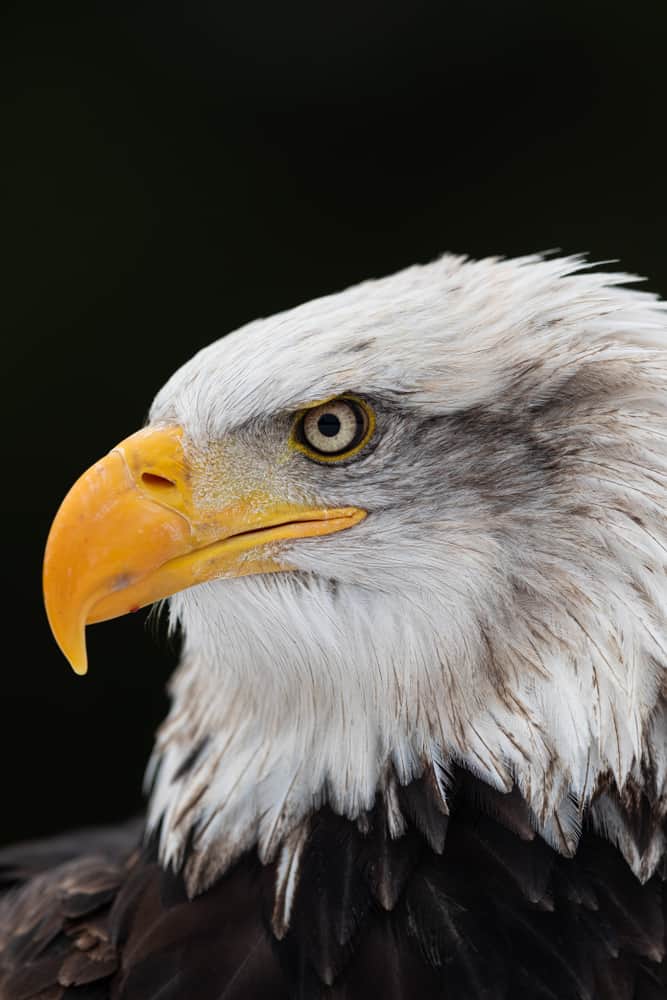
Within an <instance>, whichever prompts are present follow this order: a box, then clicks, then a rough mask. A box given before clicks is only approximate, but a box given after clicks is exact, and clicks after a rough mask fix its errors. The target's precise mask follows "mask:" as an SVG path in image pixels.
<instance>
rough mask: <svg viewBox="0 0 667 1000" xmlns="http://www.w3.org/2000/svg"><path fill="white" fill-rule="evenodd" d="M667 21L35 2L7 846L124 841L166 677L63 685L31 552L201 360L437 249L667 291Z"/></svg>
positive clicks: (153, 657) (151, 639)
mask: <svg viewBox="0 0 667 1000" xmlns="http://www.w3.org/2000/svg"><path fill="white" fill-rule="evenodd" d="M666 32H667V5H665V4H662V5H658V4H657V3H656V4H653V5H651V6H648V5H647V6H646V9H644V8H642V6H641V5H640V4H637V3H635V4H627V3H622V4H621V3H618V4H616V3H613V2H610V0H606V2H605V3H598V2H595V0H588V2H586V3H576V4H575V3H567V2H565V3H564V2H562V0H560V2H552V0H540V2H539V3H535V2H534V0H531V2H525V3H522V2H517V3H509V4H507V3H491V2H489V3H481V2H476V3H473V2H470V3H467V4H461V3H459V4H453V3H450V2H448V0H441V2H439V3H434V4H432V5H428V4H424V3H420V2H418V0H402V2H400V3H393V2H391V0H381V2H374V0H358V2H356V3H354V4H345V3H342V2H338V3H335V4H333V3H329V4H317V3H312V2H308V3H306V2H292V3H287V4H285V3H269V2H265V3H263V4H259V3H253V2H247V0H246V2H245V3H243V4H241V3H237V4H231V3H225V2H224V0H188V2H185V3H180V4H172V3H170V2H168V0H161V2H157V0H156V2H151V3H145V2H141V0H133V2H130V3H127V2H123V0H109V2H99V0H97V2H96V0H86V2H77V0H71V2H68V3H67V4H57V3H53V2H50V0H41V2H40V0H34V2H33V0H24V2H21V3H19V4H16V5H15V6H14V7H13V8H12V7H9V8H8V7H5V8H4V13H3V14H2V24H1V25H0V74H1V77H2V117H1V122H0V124H1V132H0V137H1V142H2V150H3V151H2V156H1V158H0V172H1V174H2V180H1V185H0V190H1V197H2V202H3V205H2V224H1V230H0V231H1V234H2V247H3V251H4V253H3V257H4V263H3V266H2V279H3V280H2V299H1V301H2V317H3V319H2V326H3V331H4V333H3V341H2V366H1V370H2V379H3V386H2V409H3V413H2V422H3V426H4V431H3V433H2V448H3V462H4V465H3V468H4V473H3V485H2V490H1V491H0V498H1V502H2V522H1V523H2V526H3V557H2V558H3V565H4V567H5V569H4V584H5V592H4V603H3V613H4V628H3V646H4V649H3V656H2V659H3V670H2V680H1V686H0V692H1V694H0V767H1V768H2V813H1V815H2V819H1V821H0V841H2V842H7V841H10V840H13V839H16V838H21V837H28V836H35V835H40V834H45V833H49V832H52V831H56V830H59V829H61V828H63V827H66V826H73V825H77V824H82V823H91V822H104V821H111V820H115V819H120V818H122V817H125V816H127V815H129V814H130V813H132V812H133V811H135V810H137V809H139V808H140V807H141V801H142V799H141V778H142V773H143V769H144V765H145V761H146V758H147V756H148V753H149V751H150V747H151V743H152V739H153V734H154V731H155V727H156V725H157V724H158V722H159V720H160V718H161V717H162V715H163V714H164V712H165V710H166V706H167V700H166V695H165V693H164V689H165V684H166V681H167V678H168V676H169V673H170V672H171V670H172V669H173V665H174V663H175V659H176V656H177V644H175V645H171V646H170V645H169V644H168V643H167V641H166V639H165V638H164V637H163V636H161V634H160V632H159V630H157V634H156V630H155V629H151V627H150V626H149V625H147V623H146V613H145V612H142V613H140V614H138V615H133V616H130V617H128V618H124V619H119V620H117V621H114V622H110V623H106V624H104V625H98V626H96V627H95V628H94V629H91V630H89V654H90V663H91V669H90V673H89V675H88V676H87V677H86V678H85V679H82V678H78V677H75V676H74V674H72V673H71V672H70V670H69V668H68V666H67V664H66V662H65V661H64V659H63V658H62V657H61V655H60V654H59V652H58V650H57V648H56V646H55V644H54V642H53V640H52V639H51V637H50V634H49V630H48V626H47V623H46V619H45V616H44V612H43V609H42V602H41V584H40V573H41V557H42V552H43V547H44V542H45V539H46V535H47V532H48V528H49V524H50V521H51V519H52V517H53V515H54V513H55V511H56V509H57V507H58V504H59V502H60V500H61V499H62V497H63V495H64V494H65V492H66V491H67V489H68V488H69V486H70V485H71V483H72V482H73V480H74V479H75V478H76V477H77V476H78V475H79V474H80V473H81V472H82V471H83V470H84V469H85V468H86V467H87V466H88V465H90V464H91V463H92V462H93V461H95V460H96V459H97V458H98V457H99V456H101V455H102V454H103V453H105V452H106V451H107V450H108V449H109V448H110V447H111V446H113V444H115V443H116V442H117V441H118V440H119V439H121V438H123V437H125V436H126V435H128V434H129V433H131V432H132V431H133V430H135V429H136V428H138V427H139V426H140V425H141V424H142V422H143V420H144V418H145V414H146V411H147V408H148V405H149V403H150V401H151V399H152V397H153V395H154V393H155V392H156V390H157V389H158V388H159V387H160V385H161V383H162V382H163V381H164V380H165V379H166V378H167V376H168V375H169V374H170V373H171V372H172V371H173V370H174V368H176V367H177V366H178V365H180V364H181V363H182V362H183V361H185V360H186V359H187V358H188V357H189V356H190V355H191V354H192V353H193V352H194V351H195V350H197V349H198V348H199V347H201V346H203V345H204V344H207V343H209V342H210V341H211V340H213V339H216V338H217V337H219V336H221V335H222V334H224V333H226V332H227V331H229V330H231V329H233V328H234V327H236V326H238V325H240V324H242V323H244V322H245V321H247V320H250V319H253V318H255V317H257V316H263V315H268V314H271V313H273V312H275V311H276V310H280V309H284V308H286V307H289V306H291V305H296V304H297V303H299V302H301V301H304V300H306V299H309V298H312V297H313V296H317V295H321V294H324V293H328V292H332V291H335V290H338V289H341V288H343V287H345V286H346V285H349V284H352V283H355V282H357V281H359V280H361V279H364V278H368V277H372V276H380V275H383V274H386V273H389V272H391V271H393V270H396V269H398V268H401V267H403V266H406V265H408V264H412V263H414V262H416V261H428V260H430V259H432V258H433V257H435V256H436V255H438V254H439V253H441V252H442V251H445V250H453V251H456V252H463V253H467V254H470V255H473V256H479V255H484V254H503V255H513V254H519V253H524V252H532V251H535V250H548V249H551V248H560V249H562V250H563V251H566V252H571V251H587V252H589V253H590V255H591V257H592V258H594V259H596V260H601V259H610V258H613V259H619V260H620V262H621V265H622V267H623V268H624V269H627V270H629V271H632V272H636V273H640V274H644V275H646V276H647V277H648V279H649V280H648V287H649V288H651V289H653V290H656V291H659V292H662V293H663V294H664V293H667V245H666V241H665V230H666V226H667V204H666V201H665V189H666V178H665V141H664V131H665V102H666V98H667V75H666V73H665V57H664V51H665V38H666Z"/></svg>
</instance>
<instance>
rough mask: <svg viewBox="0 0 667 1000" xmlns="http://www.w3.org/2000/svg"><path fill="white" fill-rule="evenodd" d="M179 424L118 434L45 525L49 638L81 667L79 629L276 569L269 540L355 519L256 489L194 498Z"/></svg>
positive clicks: (356, 515)
mask: <svg viewBox="0 0 667 1000" xmlns="http://www.w3.org/2000/svg"><path fill="white" fill-rule="evenodd" d="M182 441H183V431H182V429H181V428H180V427H176V426H173V427H162V428H157V429H155V428H147V429H146V430H143V431H139V432H138V433H137V434H134V435H132V437H129V438H127V439H126V440H125V441H122V442H121V443H120V444H119V445H118V447H116V448H114V449H113V451H111V452H110V453H109V454H108V455H107V456H106V457H105V458H103V459H102V460H101V461H100V462H97V464H96V465H93V466H92V468H90V469H89V470H88V471H87V472H85V473H84V474H83V476H82V477H81V478H80V479H79V480H78V481H77V482H76V483H75V484H74V486H73V487H72V489H71V490H70V492H69V493H68V494H67V496H66V497H65V500H64V501H63V503H62V506H61V507H60V510H59V511H58V513H57V515H56V518H55V520H54V522H53V525H52V527H51V531H50V533H49V538H48V541H47V544H46V553H45V556H44V601H45V604H46V613H47V615H48V619H49V624H50V625H51V630H52V631H53V634H54V636H55V639H56V642H57V643H58V645H59V646H60V648H61V650H62V651H63V653H64V654H65V656H66V657H67V659H68V660H69V662H70V663H71V665H72V667H73V669H74V670H75V671H76V673H78V674H85V673H86V669H87V661H86V639H85V627H86V625H87V624H90V623H92V622H99V621H104V620H105V619H107V618H117V617H119V616H120V615H124V614H127V613H128V612H129V611H136V610H138V609H139V608H141V607H144V606H145V605H146V604H152V603H153V601H158V600H160V599H161V598H163V597H168V596H169V595H170V594H175V593H176V592H177V591H179V590H185V588H186V587H192V586H193V585H194V584H196V583H203V582H204V581H205V580H213V579H215V578H217V577H222V576H225V577H232V576H245V575H247V574H249V573H275V572H278V571H281V570H289V569H291V568H292V567H290V566H289V565H287V563H284V562H281V560H280V557H279V548H280V547H279V546H276V544H275V543H277V542H281V541H284V540H286V539H292V538H307V537H310V536H313V535H328V534H331V533H332V532H335V531H341V530H342V529H344V528H348V527H351V525H353V524H357V523H358V522H359V521H361V520H362V519H363V518H364V517H365V516H366V512H365V511H363V510H359V509H358V508H356V507H339V508H319V507H309V506H307V505H303V504H295V503H287V502H285V501H282V500H276V499H275V498H273V497H270V496H268V495H267V494H264V493H261V492H259V491H254V492H251V493H248V494H247V495H245V496H239V497H238V498H237V499H236V500H235V501H234V502H233V503H231V504H227V505H225V506H224V507H223V508H222V509H219V510H212V509H210V508H209V507H208V506H206V508H205V509H203V508H202V507H201V506H199V507H198V506H197V504H196V503H195V501H194V499H193V491H192V470H191V469H190V467H189V464H188V460H187V458H186V455H185V452H184V450H183V445H182Z"/></svg>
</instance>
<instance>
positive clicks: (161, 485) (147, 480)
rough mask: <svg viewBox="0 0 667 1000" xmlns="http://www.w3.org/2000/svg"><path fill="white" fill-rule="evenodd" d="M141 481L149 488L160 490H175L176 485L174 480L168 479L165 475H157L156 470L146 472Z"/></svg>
mask: <svg viewBox="0 0 667 1000" xmlns="http://www.w3.org/2000/svg"><path fill="white" fill-rule="evenodd" d="M141 482H142V483H143V485H144V486H147V487H148V488H149V489H151V490H156V491H160V492H166V491H167V490H173V489H174V488H175V486H176V483H175V482H173V480H171V479H167V478H166V477H165V476H156V475H155V473H154V472H144V473H143V474H142V476H141Z"/></svg>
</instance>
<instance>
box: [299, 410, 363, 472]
mask: <svg viewBox="0 0 667 1000" xmlns="http://www.w3.org/2000/svg"><path fill="white" fill-rule="evenodd" d="M374 430H375V415H374V413H373V411H372V410H371V408H370V406H369V405H368V404H367V403H365V402H363V401H362V400H360V399H355V398H354V397H351V396H341V397H339V398H338V399H331V400H329V402H327V403H319V404H318V405H317V406H313V407H311V408H310V409H308V410H303V411H302V412H301V413H299V415H298V416H297V419H296V422H295V424H294V429H293V431H292V437H291V443H292V445H293V446H294V447H295V448H298V450H299V451H302V452H303V453H304V454H305V455H308V457H309V458H313V459H315V460H316V461H318V462H339V461H341V459H344V458H349V457H350V456H351V455H356V453H357V452H358V451H360V450H361V449H362V448H363V447H364V445H366V444H367V443H368V441H369V440H370V438H371V437H372V434H373V431H374Z"/></svg>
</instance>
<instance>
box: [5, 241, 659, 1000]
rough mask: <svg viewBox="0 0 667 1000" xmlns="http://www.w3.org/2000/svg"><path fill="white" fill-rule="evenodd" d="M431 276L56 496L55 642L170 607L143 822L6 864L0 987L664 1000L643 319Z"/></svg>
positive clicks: (489, 274)
mask: <svg viewBox="0 0 667 1000" xmlns="http://www.w3.org/2000/svg"><path fill="white" fill-rule="evenodd" d="M630 280H631V279H629V277H628V276H627V275H624V274H609V273H600V272H599V271H596V270H593V269H591V268H589V267H588V266H587V265H586V264H585V262H584V261H583V260H582V259H581V258H579V257H570V258H559V259H554V258H542V257H526V258H520V259H516V260H505V259H487V260H481V261H472V260H469V259H465V258H461V257H455V256H450V255H448V256H444V257H442V258H441V259H439V260H437V261H436V262H434V263H431V264H429V265H426V266H417V267H411V268H409V269H407V270H404V271H402V272H400V273H398V274H396V275H393V276H391V277H388V278H385V279H383V280H379V281H369V282H365V283H363V284H361V285H359V286H357V287H355V288H351V289H349V290H347V291H344V292H342V293H340V294H336V295H332V296H329V297H326V298H322V299H319V300H317V301H314V302H310V303H308V304H306V305H303V306H300V307H298V308H296V309H293V310H290V311H288V312H284V313H282V314H280V315H277V316H274V317H272V318H270V319H263V320H258V321H256V322H253V323H250V324H249V325H248V326H246V327H244V328H243V329H241V330H238V331H236V332H235V333H232V334H230V335H229V336H226V337H224V338H223V339H221V340H220V341H218V342H217V343H214V344H212V345H211V346H209V347H207V348H206V349H204V350H203V351H201V352H200V353H198V354H197V355H196V356H195V357H194V358H192V359H191V360H190V361H189V362H188V363H187V364H185V365H184V366H183V367H182V368H181V369H180V370H179V371H178V372H176V374H175V375H174V376H173V377H172V378H171V379H170V380H169V381H168V382H167V384H166V385H165V387H164V388H163V389H162V390H161V391H160V392H159V393H158V396H157V398H156V400H155V402H154V403H153V406H152V410H151V412H150V417H149V421H148V425H147V426H146V427H145V428H144V429H143V430H140V431H139V432H138V433H136V434H134V435H133V436H132V437H130V438H128V439H126V440H124V441H123V442H121V444H119V445H118V446H117V447H116V448H114V449H113V451H112V452H111V453H110V454H109V455H107V456H106V457H105V458H103V459H102V460H101V461H100V462H98V463H97V464H96V465H94V466H93V467H92V468H91V469H90V470H89V471H88V472H86V473H85V474H84V475H83V476H82V478H81V479H79V481H78V482H77V483H76V484H75V485H74V486H73V488H72V490H71V491H70V493H69V494H68V496H67V497H66V499H65V500H64V502H63V504H62V507H61V508H60V510H59V512H58V514H57V516H56V518H55V521H54V523H53V527H52V530H51V533H50V536H49V540H48V544H47V549H46V555H45V562H44V592H45V602H46V609H47V613H48V617H49V621H50V624H51V628H52V631H53V633H54V636H55V639H56V640H57V642H58V644H59V646H60V648H61V650H62V652H63V653H64V655H65V656H66V657H67V659H68V660H69V661H70V663H71V665H72V666H73V668H74V670H76V671H77V672H78V673H85V671H86V649H85V638H84V634H85V627H86V625H88V624H90V623H93V622H97V621H101V620H103V619H108V618H113V617H115V616H118V615H123V614H125V613H126V612H128V611H131V610H134V609H136V608H139V607H143V606H146V605H149V604H151V603H153V602H156V601H162V600H163V599H165V598H169V616H170V622H171V624H172V625H174V626H176V625H177V624H178V625H180V626H181V627H182V629H183V633H184V645H183V653H182V660H181V663H180V665H179V667H178V670H177V672H176V674H175V676H174V678H173V681H172V684H171V697H172V708H171V712H170V714H169V716H168V718H167V719H166V721H165V722H164V724H163V725H162V727H161V729H160V730H159V732H158V735H157V739H156V743H155V750H154V753H153V756H152V759H151V761H150V763H149V767H148V777H147V786H148V789H149V804H148V810H147V815H146V818H145V820H143V821H141V822H139V823H130V824H126V825H125V826H123V827H118V828H114V829H102V830H91V831H87V832H86V831H83V832H80V833H77V834H72V835H70V836H64V837H61V838H56V839H54V840H49V841H41V842H33V843H29V844H25V845H20V846H18V847H16V848H11V849H5V850H4V851H3V852H2V853H1V855H0V866H1V872H2V880H3V884H4V886H5V890H4V894H3V895H2V897H1V898H0V997H1V998H2V1000H30V998H34V1000H38V998H39V1000H57V998H68V1000H93V998H95V1000H102V998H113V1000H190V998H194V1000H223V998H224V1000H234V998H263V997H271V998H282V997H285V998H288V997H295V998H296V997H299V998H320V997H321V998H323V1000H324V998H339V1000H343V998H346V1000H355V998H361V997H363V998H366V997H383V998H395V1000H399V998H401V1000H408V998H436V997H438V998H448V1000H464V998H465V1000H473V998H487V1000H500V998H508V1000H517V998H519V1000H521V998H535V1000H538V998H540V1000H581V998H595V1000H605V998H606V1000H612V998H613V1000H631V998H637V1000H639V998H641V1000H665V996H667V962H666V961H665V949H666V941H665V925H666V922H667V892H665V888H664V885H663V880H664V878H665V874H666V870H667V869H666V864H665V858H666V847H665V835H666V833H667V820H666V816H667V670H666V664H667V619H666V615H665V602H666V599H667V586H666V576H665V571H666V569H667V520H666V518H665V513H666V511H665V507H666V501H667V308H666V306H665V303H663V302H661V301H659V300H658V299H657V298H656V297H655V296H652V295H650V294H648V293H643V292H640V291H637V290H634V289H631V288H628V287H626V286H627V285H628V283H629V281H630Z"/></svg>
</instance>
